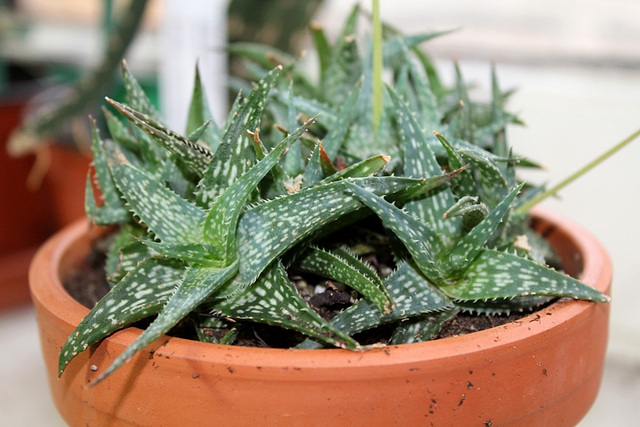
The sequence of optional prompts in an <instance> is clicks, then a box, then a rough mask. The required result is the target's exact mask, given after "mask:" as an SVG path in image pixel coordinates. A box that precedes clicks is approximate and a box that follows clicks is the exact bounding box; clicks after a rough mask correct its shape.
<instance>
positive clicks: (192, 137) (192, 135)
mask: <svg viewBox="0 0 640 427" xmlns="http://www.w3.org/2000/svg"><path fill="white" fill-rule="evenodd" d="M209 125H215V123H214V121H213V119H209V120H207V121H206V122H204V123H202V124H201V125H200V126H199V127H197V128H196V129H194V130H193V132H189V133H188V135H187V139H188V140H189V141H191V142H193V143H194V144H195V143H197V142H198V141H200V140H202V139H203V138H206V134H207V133H208V132H207V131H208V130H209ZM207 145H208V146H209V148H212V143H211V142H209V143H207ZM212 149H213V148H212Z"/></svg>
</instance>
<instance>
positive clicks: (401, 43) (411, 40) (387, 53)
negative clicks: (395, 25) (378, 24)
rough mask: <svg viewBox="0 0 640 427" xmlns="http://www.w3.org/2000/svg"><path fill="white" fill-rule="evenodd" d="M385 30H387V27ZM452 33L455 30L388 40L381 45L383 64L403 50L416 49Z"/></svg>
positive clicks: (403, 36)
mask: <svg viewBox="0 0 640 427" xmlns="http://www.w3.org/2000/svg"><path fill="white" fill-rule="evenodd" d="M385 29H388V27H387V28H385ZM453 31H455V30H445V31H434V32H430V33H423V34H410V35H397V36H395V37H391V38H388V39H387V40H385V41H384V43H383V45H382V52H383V55H384V62H385V64H388V63H389V62H390V61H392V60H394V59H395V58H397V57H398V56H400V55H401V54H402V53H403V51H404V50H405V49H407V48H413V47H418V46H419V45H420V44H422V43H424V42H426V41H429V40H433V39H435V38H437V37H441V36H444V35H447V34H450V33H452V32H453Z"/></svg>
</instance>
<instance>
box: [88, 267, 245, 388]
mask: <svg viewBox="0 0 640 427" xmlns="http://www.w3.org/2000/svg"><path fill="white" fill-rule="evenodd" d="M237 268H238V266H237V264H236V263H234V264H231V265H229V266H227V267H225V268H201V267H197V268H196V267H189V268H187V269H186V271H185V274H184V276H183V278H182V280H181V281H180V283H179V284H178V286H177V288H175V290H174V292H173V294H172V295H171V297H170V298H169V300H168V301H167V302H166V304H165V305H164V307H162V310H161V311H160V312H159V314H158V317H157V318H156V319H155V320H154V321H153V322H152V323H151V325H149V326H148V327H147V329H145V330H144V331H143V332H142V334H140V336H139V337H138V338H137V339H136V340H135V341H134V342H133V343H131V344H130V345H129V346H128V347H127V348H126V349H125V350H124V351H123V352H122V353H121V354H120V355H118V357H117V358H116V359H115V360H114V361H113V362H112V363H111V365H109V367H107V369H106V370H104V371H103V372H102V373H101V374H100V375H99V376H98V378H96V380H95V381H94V382H93V383H92V385H94V386H95V385H97V384H98V383H100V382H101V381H103V380H104V379H105V378H107V377H108V376H109V375H111V374H112V373H113V372H114V371H115V370H117V369H118V368H119V367H120V366H122V365H123V364H125V363H126V362H128V361H129V360H130V359H131V358H132V357H133V356H134V355H135V354H136V353H138V352H139V351H140V350H142V349H143V348H144V347H146V346H147V345H149V344H151V343H152V342H153V341H155V340H156V339H158V338H160V337H161V336H162V335H164V334H166V333H167V332H169V330H170V329H171V328H172V327H174V326H175V325H176V324H177V323H178V322H179V321H180V320H182V319H183V318H184V317H185V316H187V315H188V314H189V313H190V312H191V311H192V310H193V309H195V308H196V307H197V306H198V305H200V304H201V303H202V302H203V301H204V300H205V299H206V298H207V297H208V296H209V295H211V294H212V293H213V292H214V291H215V290H216V289H217V288H219V287H220V286H222V285H223V284H224V283H225V282H227V281H228V280H229V279H231V277H232V276H233V275H234V274H235V273H236V271H237Z"/></svg>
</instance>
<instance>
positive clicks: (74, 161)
mask: <svg viewBox="0 0 640 427" xmlns="http://www.w3.org/2000/svg"><path fill="white" fill-rule="evenodd" d="M43 149H44V150H47V153H46V155H47V156H48V158H49V161H50V164H49V167H48V169H47V171H46V174H45V176H44V180H43V183H42V186H43V187H44V189H45V190H46V191H47V193H48V194H49V200H50V206H51V210H50V214H51V215H53V222H54V225H55V227H56V229H61V228H63V227H65V226H67V225H69V224H71V223H72V222H74V221H76V220H78V219H79V218H83V217H84V191H85V188H84V187H85V183H86V179H87V171H88V170H89V164H90V163H91V158H90V157H88V156H87V155H84V154H83V153H81V152H79V151H78V150H76V149H73V148H70V147H66V146H61V145H56V144H47V145H46V146H45V147H43Z"/></svg>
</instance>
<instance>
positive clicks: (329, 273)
mask: <svg viewBox="0 0 640 427" xmlns="http://www.w3.org/2000/svg"><path fill="white" fill-rule="evenodd" d="M297 266H298V267H299V268H301V269H302V270H305V271H309V272H312V273H314V274H317V275H320V276H323V277H327V278H329V279H333V280H335V281H338V282H340V283H344V284H345V285H347V286H349V287H350V288H351V289H354V290H356V291H358V292H359V293H361V294H362V295H364V296H365V298H367V299H369V300H370V301H371V302H373V304H375V306H376V307H377V308H378V310H380V311H381V312H384V313H388V312H390V311H391V309H392V307H393V301H392V300H391V297H390V295H389V293H388V292H387V289H386V288H385V287H384V285H383V284H382V280H380V278H379V277H378V275H377V274H375V273H374V272H373V271H372V270H371V267H369V266H368V265H366V264H365V263H364V262H362V261H361V260H359V259H358V258H357V257H356V256H354V255H353V254H351V253H350V252H348V251H346V250H344V249H342V248H338V249H335V250H333V251H331V252H329V251H325V250H323V249H320V248H316V247H311V248H310V249H308V250H307V251H305V253H304V255H303V256H302V257H301V258H300V259H299V260H298V261H297Z"/></svg>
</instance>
